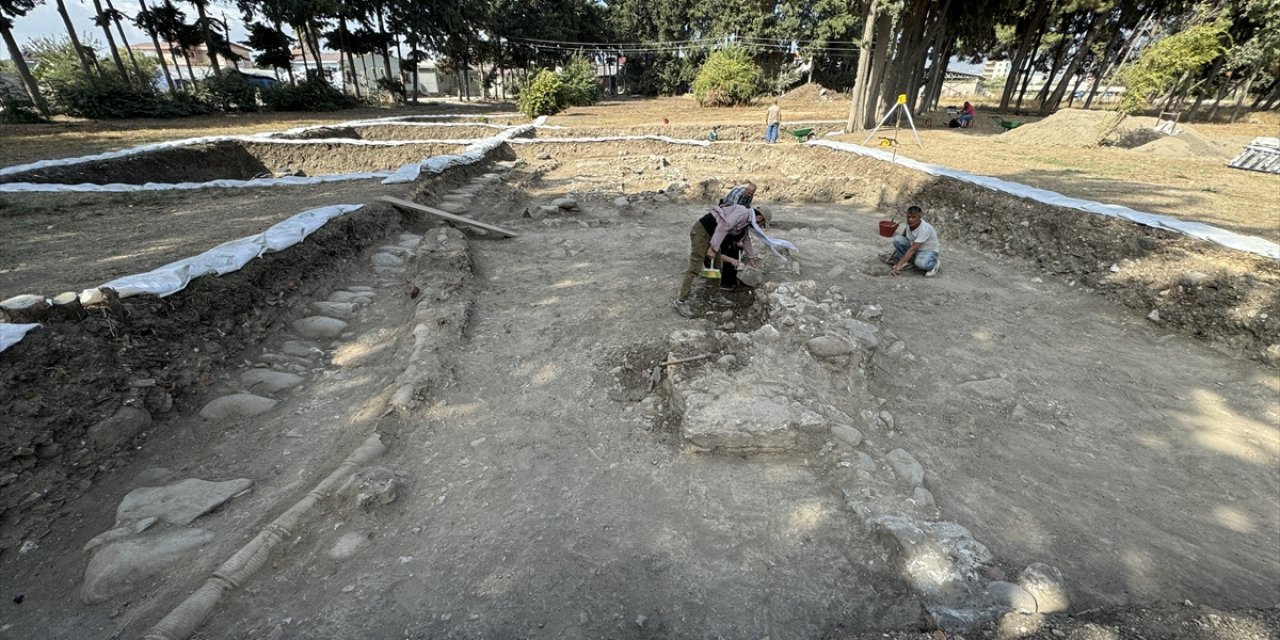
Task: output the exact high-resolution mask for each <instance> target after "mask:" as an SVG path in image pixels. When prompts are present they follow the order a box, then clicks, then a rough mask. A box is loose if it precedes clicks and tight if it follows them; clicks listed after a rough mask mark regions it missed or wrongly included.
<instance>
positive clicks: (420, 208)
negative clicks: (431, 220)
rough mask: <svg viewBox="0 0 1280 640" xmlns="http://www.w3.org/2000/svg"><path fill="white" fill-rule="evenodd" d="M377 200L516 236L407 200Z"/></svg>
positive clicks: (512, 232) (507, 231) (497, 228)
mask: <svg viewBox="0 0 1280 640" xmlns="http://www.w3.org/2000/svg"><path fill="white" fill-rule="evenodd" d="M378 199H379V200H382V201H385V202H390V203H391V204H393V205H395V206H397V207H403V208H405V209H413V210H414V211H421V212H423V213H429V214H431V215H433V216H436V217H440V218H444V219H445V220H451V221H453V222H461V223H463V224H469V225H471V226H473V227H480V228H481V229H486V230H488V231H495V232H497V233H501V234H503V235H505V236H507V237H510V238H514V237H516V236H517V235H518V234H516V232H514V231H509V230H507V229H503V228H502V227H495V226H493V225H491V224H485V223H483V222H480V221H479V220H472V219H471V218H468V217H466V216H460V215H457V214H453V213H449V212H447V211H441V210H439V209H436V208H434V207H428V206H427V205H424V204H418V203H416V202H409V201H408V200H401V199H400V198H393V197H391V196H382V197H381V198H378Z"/></svg>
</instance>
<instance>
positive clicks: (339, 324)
mask: <svg viewBox="0 0 1280 640" xmlns="http://www.w3.org/2000/svg"><path fill="white" fill-rule="evenodd" d="M346 328H347V323H345V322H343V321H341V320H339V319H337V318H330V317H328V316H310V317H307V318H301V319H298V320H294V321H293V331H294V333H297V334H298V335H300V336H302V337H304V338H309V339H312V340H323V339H328V338H336V337H338V336H339V335H340V334H341V333H342V332H343V330H344V329H346Z"/></svg>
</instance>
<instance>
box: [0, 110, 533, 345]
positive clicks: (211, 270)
mask: <svg viewBox="0 0 1280 640" xmlns="http://www.w3.org/2000/svg"><path fill="white" fill-rule="evenodd" d="M545 122H546V118H539V119H538V120H535V121H534V123H532V124H527V125H522V126H518V127H510V128H508V127H500V128H501V129H503V131H501V132H500V133H499V134H498V135H496V136H494V137H492V138H486V139H482V140H479V141H467V142H470V143H471V144H469V145H468V146H467V147H466V148H465V149H464V150H463V152H462V153H461V154H458V155H447V156H435V157H431V158H427V159H425V160H423V161H422V162H420V163H410V164H407V165H405V166H404V167H401V168H400V169H398V170H397V171H396V172H394V173H391V174H388V173H387V172H377V173H362V174H345V175H335V176H314V177H306V178H302V177H285V178H272V179H255V180H214V181H212V182H200V183H179V184H170V185H161V184H154V183H149V184H146V185H125V184H113V185H91V184H85V185H60V184H46V185H41V184H32V183H12V184H21V185H25V186H28V187H31V189H30V190H31V191H76V190H84V191H133V190H138V191H142V190H158V189H161V188H170V189H201V188H204V187H209V186H264V187H265V186H273V185H276V184H312V183H315V182H328V181H334V180H362V179H367V178H381V177H386V178H387V180H385V181H384V183H386V184H390V183H393V182H404V181H412V180H414V179H416V178H417V177H418V175H419V174H420V172H421V171H422V170H426V171H429V172H432V173H439V172H442V171H444V170H445V169H448V168H450V167H455V166H461V165H465V164H470V163H474V162H479V161H480V160H483V159H484V157H485V155H486V154H487V153H488V152H489V151H491V150H493V149H494V148H496V147H497V146H498V145H500V144H502V143H503V142H504V141H507V140H509V139H510V138H511V137H513V136H518V135H521V134H524V133H527V132H529V131H531V130H532V129H533V128H534V127H535V126H537V125H541V124H543V123H545ZM225 138H233V137H232V136H226V137H225ZM245 138H249V139H251V140H253V141H255V142H261V141H265V139H264V138H259V137H258V136H245ZM190 140H199V139H196V138H192V139H190ZM175 142H184V141H175ZM295 142H308V141H295ZM347 142H358V141H347ZM162 144H163V145H164V146H158V145H146V147H149V148H148V149H147V150H154V149H155V148H167V147H171V146H181V145H178V144H170V143H162ZM190 144H198V142H196V143H190ZM410 144H412V143H410ZM135 149H137V148H135ZM126 151H133V150H126ZM136 152H137V153H145V151H136ZM106 155H108V154H99V156H106ZM125 155H132V154H130V153H119V154H118V155H114V156H112V157H123V156H125ZM95 159H108V158H100V157H93V156H86V157H85V158H79V159H75V158H73V159H71V160H78V161H81V162H91V161H93V160H95ZM51 162H64V161H51ZM35 164H39V163H35ZM65 164H75V162H65ZM46 166H51V165H46ZM20 170H29V169H20ZM410 175H411V176H412V177H409V178H408V179H407V180H405V178H406V177H407V176H410ZM5 186H9V185H0V187H5ZM90 187H93V189H90ZM148 187H151V188H152V189H148ZM363 206H364V205H358V204H343V205H332V206H328V207H320V208H318V209H311V210H308V211H303V212H302V213H299V214H297V215H294V216H292V217H290V218H289V219H287V220H284V221H282V222H280V223H277V224H275V225H273V226H272V227H271V228H270V229H267V230H266V231H264V232H263V233H260V234H257V235H254V236H249V237H247V238H241V239H239V240H232V241H231V242H226V243H223V244H220V245H218V246H216V247H214V248H212V249H210V250H208V251H205V252H204V253H201V254H200V255H197V256H193V257H191V258H186V259H183V260H178V261H176V262H172V263H170V264H167V265H165V266H163V267H160V268H158V269H153V270H151V271H148V272H146V273H140V274H136V275H132V276H125V277H123V278H117V279H115V280H112V281H111V282H107V283H105V284H103V285H100V286H99V287H94V288H92V289H85V290H84V291H82V292H81V293H80V302H81V303H82V304H95V303H98V302H101V301H102V299H103V296H102V292H101V289H102V288H104V287H109V288H111V289H114V290H116V292H118V293H119V294H120V297H122V298H126V297H129V296H134V295H138V294H143V293H150V294H155V295H158V296H161V297H164V296H168V295H172V294H174V293H176V292H178V291H181V290H182V289H183V288H185V287H186V286H187V283H189V282H191V279H192V278H198V277H200V276H202V275H210V274H216V275H222V274H225V273H230V272H232V271H237V270H239V269H240V268H242V267H243V266H244V265H245V264H247V263H248V262H249V261H250V260H252V259H254V258H257V257H258V256H260V255H262V254H264V253H270V252H273V251H280V250H282V249H285V248H287V247H290V246H293V245H295V244H297V243H299V242H301V241H302V240H303V239H305V238H306V237H307V236H309V235H311V233H313V232H314V231H315V230H316V229H319V228H320V227H321V226H323V225H324V224H325V223H326V222H328V221H329V220H332V219H333V218H336V217H338V216H341V215H344V214H346V213H350V212H352V211H356V210H358V209H360V208H361V207H363ZM39 326H40V325H38V324H12V323H0V351H4V350H5V349H8V348H9V347H11V346H13V345H14V344H17V343H18V342H19V341H21V340H22V338H23V337H24V336H25V335H26V334H27V332H29V331H31V330H32V329H35V328H36V327H39Z"/></svg>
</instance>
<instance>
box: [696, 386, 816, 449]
mask: <svg viewBox="0 0 1280 640" xmlns="http://www.w3.org/2000/svg"><path fill="white" fill-rule="evenodd" d="M793 419H794V416H793V415H792V413H791V409H790V407H788V406H786V405H783V404H779V403H776V402H773V401H772V400H769V399H767V398H759V397H750V396H743V395H738V394H736V393H730V394H726V395H722V396H714V395H711V394H707V393H692V394H690V395H689V397H688V398H686V399H685V410H684V416H683V433H684V437H685V440H687V441H688V442H689V443H690V444H692V445H694V446H697V447H700V448H703V449H711V450H719V451H732V452H765V451H785V450H789V449H792V448H794V447H795V446H796V445H797V439H798V436H797V433H796V430H795V428H794V425H793V424H792V423H793Z"/></svg>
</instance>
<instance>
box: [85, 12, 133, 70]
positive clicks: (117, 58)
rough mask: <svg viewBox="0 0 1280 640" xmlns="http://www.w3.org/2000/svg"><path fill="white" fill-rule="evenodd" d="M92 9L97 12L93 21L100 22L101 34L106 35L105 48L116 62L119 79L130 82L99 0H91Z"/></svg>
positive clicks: (109, 23)
mask: <svg viewBox="0 0 1280 640" xmlns="http://www.w3.org/2000/svg"><path fill="white" fill-rule="evenodd" d="M93 10H94V12H96V13H97V17H96V18H95V20H94V21H95V22H99V23H101V27H102V34H103V35H105V36H106V37H107V48H108V49H111V60H112V61H113V62H115V63H116V71H118V72H119V73H120V79H121V80H122V81H124V83H125V84H132V83H131V82H129V70H128V69H125V68H124V58H121V57H120V50H119V49H117V48H116V37H115V36H114V35H112V34H111V21H110V20H108V19H107V17H106V16H104V15H102V2H101V0H93Z"/></svg>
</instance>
